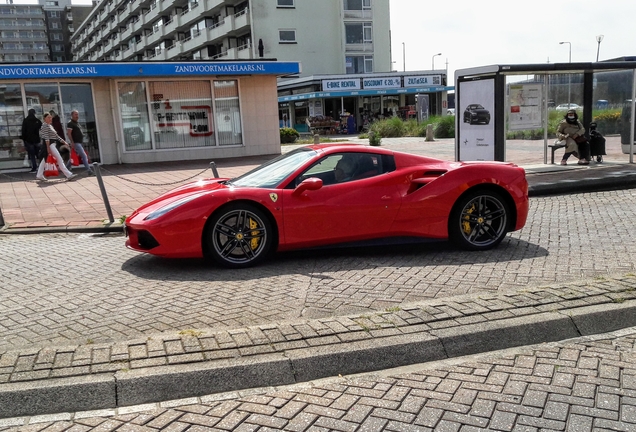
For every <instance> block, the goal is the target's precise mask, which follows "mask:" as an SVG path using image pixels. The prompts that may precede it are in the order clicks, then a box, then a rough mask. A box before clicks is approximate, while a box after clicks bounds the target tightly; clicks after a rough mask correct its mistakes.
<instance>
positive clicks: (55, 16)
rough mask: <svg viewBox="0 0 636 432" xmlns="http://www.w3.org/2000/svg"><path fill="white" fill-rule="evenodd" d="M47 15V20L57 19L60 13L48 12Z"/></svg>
mask: <svg viewBox="0 0 636 432" xmlns="http://www.w3.org/2000/svg"><path fill="white" fill-rule="evenodd" d="M47 13H48V14H49V18H59V17H60V11H48V12H47Z"/></svg>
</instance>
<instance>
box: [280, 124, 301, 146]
mask: <svg viewBox="0 0 636 432" xmlns="http://www.w3.org/2000/svg"><path fill="white" fill-rule="evenodd" d="M298 138H300V133H298V131H297V130H296V129H294V128H281V129H280V143H281V144H291V143H294V142H296V140H297V139H298Z"/></svg>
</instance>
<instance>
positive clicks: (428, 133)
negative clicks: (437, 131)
mask: <svg viewBox="0 0 636 432" xmlns="http://www.w3.org/2000/svg"><path fill="white" fill-rule="evenodd" d="M426 141H435V139H434V137H433V125H432V124H429V125H426Z"/></svg>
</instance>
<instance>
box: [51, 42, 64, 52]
mask: <svg viewBox="0 0 636 432" xmlns="http://www.w3.org/2000/svg"><path fill="white" fill-rule="evenodd" d="M53 51H64V45H62V44H53Z"/></svg>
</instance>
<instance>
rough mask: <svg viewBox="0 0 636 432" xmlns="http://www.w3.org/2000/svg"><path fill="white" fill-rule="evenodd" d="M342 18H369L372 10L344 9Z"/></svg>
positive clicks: (371, 15) (371, 16)
mask: <svg viewBox="0 0 636 432" xmlns="http://www.w3.org/2000/svg"><path fill="white" fill-rule="evenodd" d="M344 18H345V19H361V20H371V19H373V12H372V11H371V10H346V11H344Z"/></svg>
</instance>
